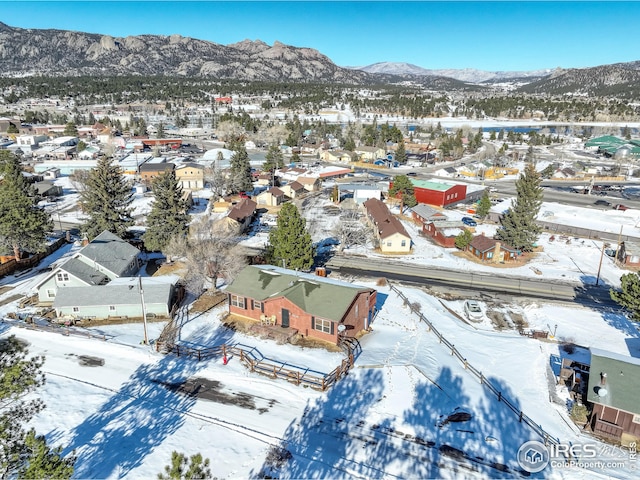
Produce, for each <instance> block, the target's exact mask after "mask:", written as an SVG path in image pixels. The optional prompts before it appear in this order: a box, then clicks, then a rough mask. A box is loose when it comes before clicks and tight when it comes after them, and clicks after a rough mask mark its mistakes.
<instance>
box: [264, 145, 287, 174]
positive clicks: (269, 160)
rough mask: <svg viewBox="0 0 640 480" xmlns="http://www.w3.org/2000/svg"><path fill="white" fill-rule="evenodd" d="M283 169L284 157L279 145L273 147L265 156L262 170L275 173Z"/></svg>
mask: <svg viewBox="0 0 640 480" xmlns="http://www.w3.org/2000/svg"><path fill="white" fill-rule="evenodd" d="M282 167H284V155H282V151H281V150H280V149H279V148H278V146H277V145H271V146H270V147H269V150H268V151H267V155H266V156H265V162H264V163H263V164H262V170H263V171H265V172H273V171H274V170H276V169H278V168H282Z"/></svg>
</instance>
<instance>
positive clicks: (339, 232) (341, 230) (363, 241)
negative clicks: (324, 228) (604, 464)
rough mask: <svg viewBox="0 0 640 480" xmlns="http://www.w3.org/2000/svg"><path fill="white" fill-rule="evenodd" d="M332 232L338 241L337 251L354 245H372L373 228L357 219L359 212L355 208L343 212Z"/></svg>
mask: <svg viewBox="0 0 640 480" xmlns="http://www.w3.org/2000/svg"><path fill="white" fill-rule="evenodd" d="M332 232H333V234H334V235H335V237H336V238H337V239H338V241H339V242H340V245H339V246H338V251H339V252H342V251H343V250H344V249H345V248H351V247H354V246H361V247H366V246H367V245H373V239H374V235H373V228H372V227H371V225H369V223H364V222H362V221H361V220H360V219H359V214H358V212H357V211H356V210H347V211H345V212H343V213H342V214H341V215H340V220H339V221H338V223H337V224H336V226H335V227H334V228H333V231H332Z"/></svg>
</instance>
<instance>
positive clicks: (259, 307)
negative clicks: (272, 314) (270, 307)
mask: <svg viewBox="0 0 640 480" xmlns="http://www.w3.org/2000/svg"><path fill="white" fill-rule="evenodd" d="M253 309H254V310H260V311H262V302H259V301H257V300H254V301H253Z"/></svg>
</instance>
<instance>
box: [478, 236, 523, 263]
mask: <svg viewBox="0 0 640 480" xmlns="http://www.w3.org/2000/svg"><path fill="white" fill-rule="evenodd" d="M467 251H468V252H471V254H472V255H473V256H474V257H476V258H479V259H480V260H482V261H483V262H486V261H490V262H494V263H498V262H503V261H508V260H514V259H515V258H516V257H517V255H518V252H517V251H516V249H515V248H513V247H510V246H509V245H506V244H504V243H502V242H500V241H499V240H496V239H495V238H489V237H486V236H484V235H477V236H475V237H473V240H471V243H470V244H469V245H468V246H467Z"/></svg>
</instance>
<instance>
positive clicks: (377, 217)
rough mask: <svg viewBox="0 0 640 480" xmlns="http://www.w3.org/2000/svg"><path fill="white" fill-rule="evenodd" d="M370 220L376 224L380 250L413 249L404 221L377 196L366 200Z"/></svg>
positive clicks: (405, 250)
mask: <svg viewBox="0 0 640 480" xmlns="http://www.w3.org/2000/svg"><path fill="white" fill-rule="evenodd" d="M362 205H363V207H364V209H365V211H366V212H367V218H368V219H369V222H370V223H371V224H372V225H373V226H374V229H375V233H376V237H377V238H378V241H379V243H380V251H382V252H385V253H407V252H410V251H411V237H410V236H409V234H408V233H407V231H406V230H405V228H404V225H402V222H401V221H400V220H398V219H397V218H396V217H395V216H394V215H392V214H391V212H390V211H389V209H388V208H387V206H386V205H385V204H384V203H383V202H382V201H381V200H378V199H377V198H370V199H369V200H367V201H366V202H364V203H363V204H362Z"/></svg>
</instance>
